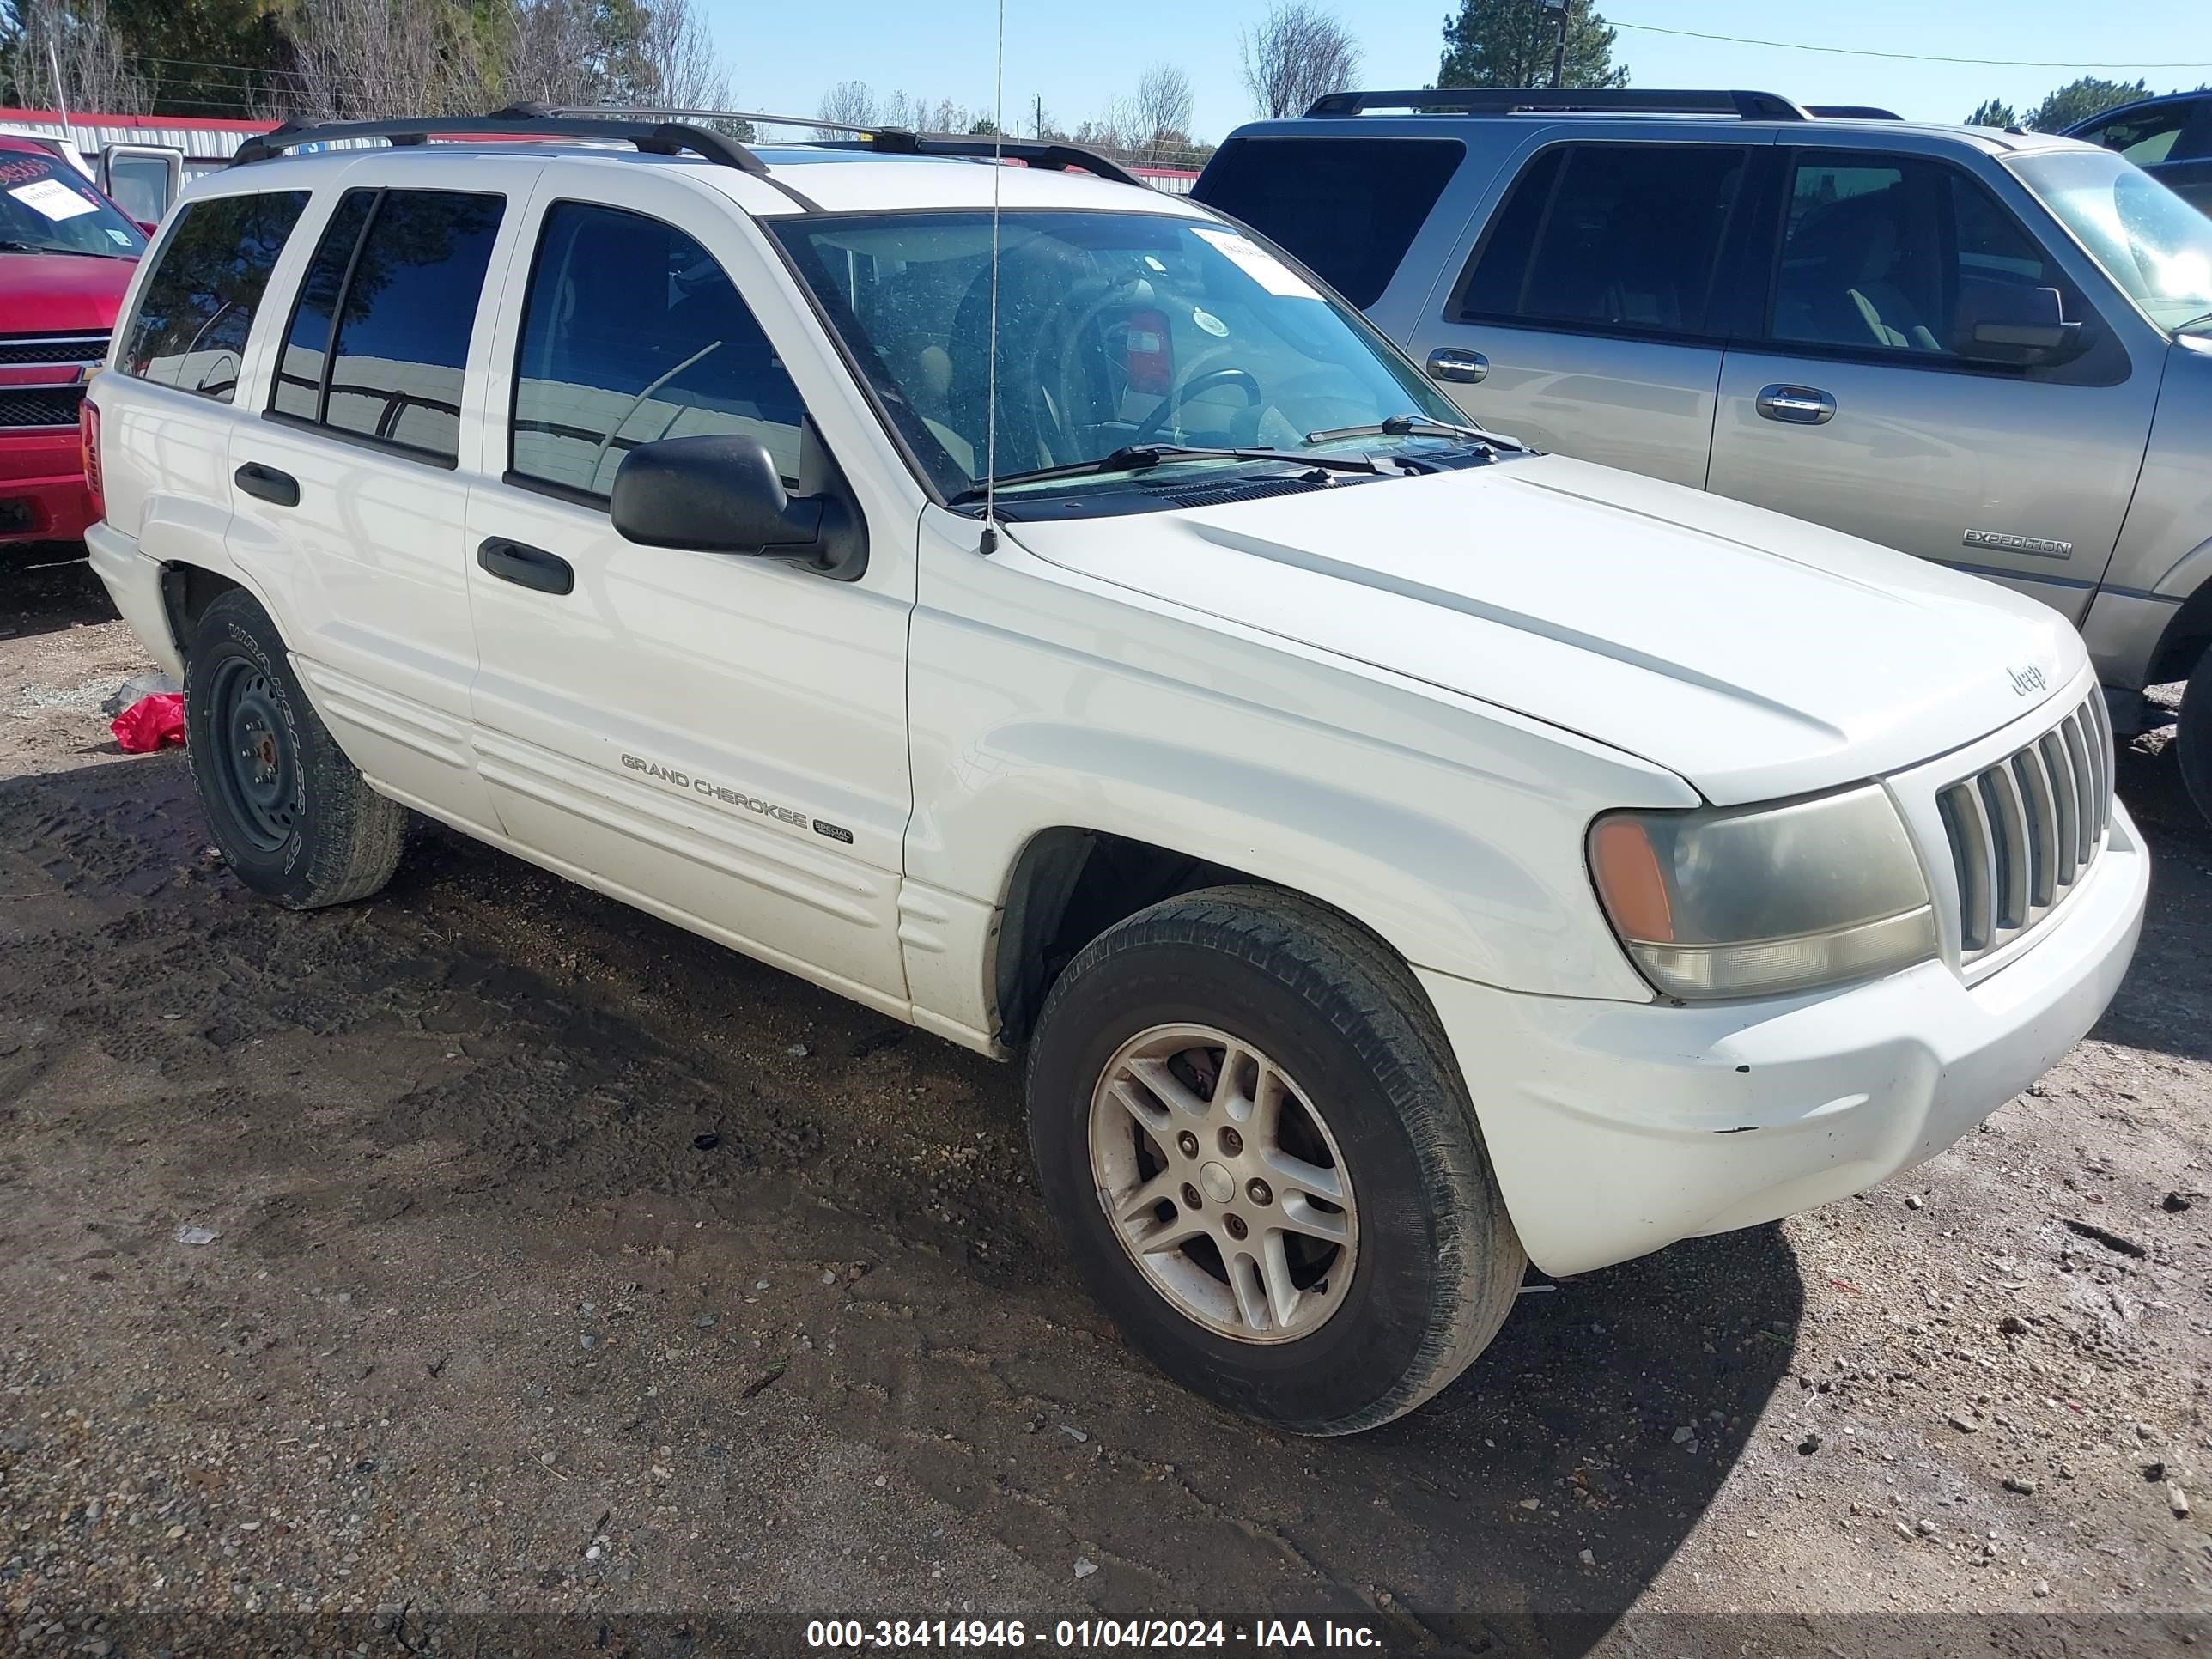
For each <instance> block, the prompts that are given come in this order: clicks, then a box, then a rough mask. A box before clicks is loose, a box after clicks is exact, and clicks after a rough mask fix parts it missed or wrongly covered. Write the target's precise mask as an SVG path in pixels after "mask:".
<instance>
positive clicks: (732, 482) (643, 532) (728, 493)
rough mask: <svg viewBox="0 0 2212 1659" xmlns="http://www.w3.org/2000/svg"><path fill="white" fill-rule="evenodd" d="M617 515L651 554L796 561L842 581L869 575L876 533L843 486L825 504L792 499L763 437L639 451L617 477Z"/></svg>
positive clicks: (713, 438)
mask: <svg viewBox="0 0 2212 1659" xmlns="http://www.w3.org/2000/svg"><path fill="white" fill-rule="evenodd" d="M818 470H819V469H817V471H818ZM607 515H608V517H609V518H611V520H613V521H614V526H615V531H616V532H617V534H618V535H620V536H621V537H622V538H623V540H625V541H631V542H635V543H637V544H639V545H640V546H642V547H680V548H685V549H689V550H691V551H694V552H699V553H735V554H741V555H750V556H755V557H760V558H769V559H788V560H790V561H791V562H793V563H795V564H799V565H803V566H805V568H807V569H809V570H812V571H816V572H817V573H819V574H822V575H824V576H828V577H830V578H831V579H833V580H837V581H851V580H854V578H855V577H857V576H858V575H860V573H861V572H862V571H864V570H866V568H868V533H867V528H866V525H865V523H864V522H863V521H862V520H861V517H860V509H859V508H858V507H857V506H855V505H854V503H853V502H852V501H850V500H849V499H848V497H847V496H846V495H845V494H844V493H843V489H842V480H837V481H836V483H834V484H833V486H832V487H831V488H829V489H824V490H823V492H822V493H820V494H819V495H802V496H798V497H793V496H792V495H788V494H787V493H786V491H785V489H784V487H783V478H782V476H781V474H780V473H779V472H778V471H776V465H775V458H774V457H772V456H771V455H769V453H768V446H767V445H766V444H764V443H763V442H761V441H760V440H759V439H757V438H747V437H740V436H738V435H735V434H727V433H714V434H709V435H703V436H700V437H692V438H663V439H661V440H660V441H659V442H658V443H649V444H641V445H639V446H638V447H636V448H635V449H633V450H632V451H630V453H629V454H628V455H626V456H624V457H623V464H622V465H621V466H620V467H618V468H617V470H616V471H615V485H614V489H613V492H612V493H611V495H610V497H609V499H608V501H607Z"/></svg>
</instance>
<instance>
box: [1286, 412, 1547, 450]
mask: <svg viewBox="0 0 2212 1659" xmlns="http://www.w3.org/2000/svg"><path fill="white" fill-rule="evenodd" d="M1378 435H1379V436H1382V437H1385V438H1459V439H1462V440H1464V441H1467V442H1468V443H1471V444H1479V445H1480V446H1481V447H1483V448H1485V449H1518V448H1520V447H1521V446H1520V445H1518V444H1516V443H1515V442H1514V441H1512V440H1511V439H1510V438H1501V437H1499V436H1498V435H1497V434H1496V433H1494V432H1485V431H1483V430H1482V428H1480V427H1473V426H1454V425H1452V424H1451V423H1450V422H1448V421H1432V420H1431V419H1429V418H1428V416H1425V415H1393V416H1389V418H1388V419H1387V420H1381V421H1376V422H1371V423H1370V424H1368V425H1366V426H1339V427H1332V428H1329V429H1328V431H1326V432H1309V433H1307V434H1306V441H1307V442H1308V443H1310V444H1330V443H1334V442H1335V441H1337V440H1338V439H1340V438H1372V437H1376V436H1378Z"/></svg>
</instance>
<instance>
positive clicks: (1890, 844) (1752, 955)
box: [1589, 784, 1936, 1000]
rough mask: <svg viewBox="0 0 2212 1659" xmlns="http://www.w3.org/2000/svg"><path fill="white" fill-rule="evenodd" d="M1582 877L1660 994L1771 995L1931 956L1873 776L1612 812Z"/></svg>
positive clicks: (1925, 922)
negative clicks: (1793, 796) (1677, 806)
mask: <svg viewBox="0 0 2212 1659" xmlns="http://www.w3.org/2000/svg"><path fill="white" fill-rule="evenodd" d="M1589 866H1590V877H1591V880H1592V881H1593V883H1594V884H1595V886H1596V888H1597V894H1598V899H1599V902H1601V904H1602V905H1603V906H1604V907H1605V913H1606V915H1607V918H1608V919H1609V920H1610V921H1612V923H1613V931H1614V932H1615V933H1618V934H1620V942H1621V944H1622V945H1624V946H1625V947H1626V949H1627V951H1628V954H1629V956H1630V957H1631V958H1632V960H1633V961H1634V962H1635V963H1636V965H1637V967H1638V969H1640V970H1641V971H1642V973H1643V975H1644V977H1645V978H1646V979H1648V980H1650V981H1651V983H1652V985H1653V986H1654V987H1656V988H1657V989H1658V990H1659V991H1661V992H1662V993H1663V994H1666V995H1668V996H1671V997H1679V998H1681V999H1684V1000H1692V999H1696V1000H1705V999H1717V998H1724V997H1748V996H1778V995H1782V994H1786V993H1789V992H1793V991H1806V990H1813V989H1816V988H1820V987H1826V986H1831V985H1839V984H1843V983H1845V982H1847V981H1851V980H1857V979H1869V978H1873V977H1875V975H1881V974H1887V973H1894V972H1896V971H1897V970H1898V969H1900V968H1907V967H1910V966H1911V965H1912V964H1913V963H1918V962H1925V961H1927V960H1928V959H1929V957H1933V956H1934V955H1935V954H1936V913H1935V910H1934V908H1933V907H1932V906H1931V904H1930V903H1929V896H1928V881H1927V878H1926V876H1925V875H1924V874H1923V872H1922V870H1921V866H1920V859H1919V855H1918V854H1917V853H1916V852H1915V851H1914V849H1913V845H1912V838H1911V836H1909V835H1908V834H1907V833H1906V832H1905V822H1904V820H1903V819H1902V818H1901V817H1899V816H1898V811H1897V808H1896V806H1895V805H1894V804H1893V802H1892V801H1891V800H1890V799H1889V795H1888V793H1887V791H1885V790H1883V789H1882V788H1881V787H1880V786H1879V785H1874V784H1869V785H1865V786H1863V787H1859V788H1857V789H1850V790H1846V791H1844V793H1840V794H1834V795H1823V796H1819V797H1816V798H1814V799H1809V800H1799V801H1790V802H1787V803H1785V804H1784V805H1779V806H1758V807H1751V808H1729V809H1725V810H1709V811H1695V812H1613V813H1608V814H1607V816H1606V817H1601V818H1600V819H1598V821H1597V822H1596V823H1594V824H1592V825H1591V826H1590V832H1589Z"/></svg>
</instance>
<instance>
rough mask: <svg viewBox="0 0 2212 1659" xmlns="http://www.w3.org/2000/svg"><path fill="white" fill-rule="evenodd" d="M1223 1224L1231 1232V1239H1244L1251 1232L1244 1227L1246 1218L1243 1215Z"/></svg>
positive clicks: (1234, 1216)
mask: <svg viewBox="0 0 2212 1659" xmlns="http://www.w3.org/2000/svg"><path fill="white" fill-rule="evenodd" d="M1221 1225H1223V1226H1224V1227H1225V1228H1227V1229H1228V1230H1229V1236H1230V1237H1231V1238H1242V1237H1244V1235H1245V1233H1246V1232H1248V1231H1249V1229H1248V1228H1247V1227H1246V1226H1245V1225H1244V1218H1243V1216H1241V1215H1232V1216H1231V1217H1229V1218H1227V1219H1225V1221H1223V1222H1222V1224H1221Z"/></svg>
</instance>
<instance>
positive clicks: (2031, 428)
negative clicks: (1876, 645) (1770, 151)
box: [1711, 148, 2162, 623]
mask: <svg viewBox="0 0 2212 1659" xmlns="http://www.w3.org/2000/svg"><path fill="white" fill-rule="evenodd" d="M1782 160H1783V163H1784V167H1785V168H1786V179H1785V188H1784V191H1783V192H1782V193H1781V201H1782V204H1783V210H1784V213H1785V214H1786V218H1785V219H1784V223H1783V224H1782V226H1781V227H1780V229H1781V234H1780V235H1779V237H1778V239H1777V246H1778V259H1777V261H1776V264H1775V265H1774V266H1773V268H1772V269H1771V270H1770V272H1769V276H1770V279H1771V290H1770V293H1769V295H1768V303H1767V305H1766V307H1765V324H1764V327H1763V330H1760V331H1759V333H1761V334H1763V337H1754V338H1753V339H1751V340H1749V341H1748V342H1747V343H1742V344H1740V345H1737V346H1733V347H1731V348H1730V349H1729V353H1728V356H1727V361H1726V362H1725V364H1724V365H1723V369H1722V374H1721V404H1720V414H1719V418H1718V421H1717V425H1716V427H1715V429H1714V436H1713V462H1712V475H1711V488H1712V489H1715V490H1717V491H1718V492H1720V493H1721V494H1723V495H1733V496H1735V497H1736V498H1737V499H1738V500H1740V501H1755V502H1758V503H1759V505H1761V506H1764V507H1776V508H1778V509H1779V510H1780V511H1782V512H1784V513H1792V514H1794V515H1796V517H1798V518H1802V519H1809V520H1812V521H1813V522H1814V523H1815V524H1824V525H1828V526H1832V527H1833V528H1835V529H1838V530H1844V531H1848V532H1850V533H1851V534H1853V535H1856V536H1863V537H1865V538H1867V539H1868V540H1869V541H1875V542H1880V543H1881V544H1884V545H1886V546H1889V547H1894V548H1897V549H1899V550H1901V551H1904V552H1906V553H1911V554H1915V555H1917V556H1919V557H1921V558H1925V559H1934V560H1937V561H1939V562H1942V563H1945V564H1949V565H1954V566H1957V567H1959V568H1963V569H1967V570H1972V571H1974V572H1976V573H1978V574H1983V575H1988V576H1993V577H1996V579H1998V580H2002V581H2004V582H2006V583H2008V585H2009V586H2014V587H2016V588H2018V589H2019V590H2020V591H2021V592H2026V593H2030V594H2033V596H2035V597H2036V598H2038V599H2043V600H2045V602H2046V603H2048V604H2050V605H2052V606H2054V607H2055V608H2056V609H2057V610H2059V611H2063V613H2064V614H2065V615H2066V616H2067V617H2069V618H2070V619H2072V620H2073V621H2075V622H2076V623H2078V622H2079V621H2080V620H2081V616H2082V613H2083V612H2084V611H2085V610H2086V609H2087V605H2088V602H2089V599H2090V597H2091V595H2092V594H2093V592H2094V591H2095V588H2096V585H2097V583H2098V582H2099V581H2100V580H2101V579H2102V577H2103V574H2104V570H2105V566H2106V562H2108V561H2109V560H2110V559H2111V557H2112V547H2113V544H2114V542H2115V541H2116V540H2117V539H2118V535H2119V531H2120V520H2121V519H2122V517H2123V516H2124V514H2125V513H2126V511H2127V506H2128V501H2129V498H2130V495H2132V494H2133V492H2134V489H2135V483H2136V472H2137V471H2138V470H2139V469H2140V467H2141V465H2142V454H2143V447H2144V445H2145V443H2146V442H2147V441H2148V435H2149V431H2150V422H2151V414H2152V411H2153V408H2154V405H2155V404H2156V402H2157V398H2158V382H2159V374H2160V367H2161V364H2162V358H2160V357H2157V356H2153V357H2148V358H2141V357H2139V358H2136V359H2135V360H2133V361H2131V360H2130V353H2129V351H2128V349H2127V347H2126V345H2125V344H2124V342H2123V341H2122V339H2121V338H2120V337H2119V336H2118V334H2117V333H2116V332H2115V329H2114V319H2109V318H2103V317H2100V316H2099V315H2097V314H2096V313H2095V312H2094V311H2093V310H2092V309H2091V308H2090V307H2089V304H2088V301H2087V300H2086V299H2085V298H2084V296H2083V295H2082V293H2081V289H2079V288H2078V287H2077V286H2076V285H2075V283H2073V282H2071V281H2070V280H2069V278H2068V276H2067V275H2066V273H2065V272H2064V271H2063V270H2062V269H2061V268H2060V267H2059V266H2058V265H2057V263H2056V262H2055V261H2054V260H2053V259H2052V258H2051V257H2050V256H2049V255H2048V254H2047V253H2046V252H2045V250H2044V249H2043V247H2042V246H2040V245H2039V243H2038V242H2037V241H2036V240H2034V239H2033V237H2032V236H2031V235H2030V234H2028V232H2027V228H2025V227H2024V226H2023V225H2022V224H2021V222H2020V221H2019V220H2018V219H2017V218H2016V217H2015V216H2014V215H2013V214H2012V212H2011V210H2009V209H2008V208H2007V207H2006V206H2005V205H2004V204H2002V202H2000V201H1999V200H1998V199H1997V198H1996V196H1995V195H1993V194H1992V193H1991V192H1990V190H1989V189H1988V188H1987V187H1986V186H1985V185H1984V184H1983V183H1982V182H1981V181H1979V180H1978V179H1974V178H1973V177H1972V176H1971V175H1970V174H1968V173H1966V172H1964V171H1963V170H1961V169H1960V168H1958V167H1954V166H1953V165H1952V164H1951V163H1949V162H1948V161H1939V160H1937V159H1936V158H1934V157H1932V156H1925V157H1923V156H1911V155H1896V154H1891V153H1879V154H1874V153H1859V152H1853V151H1848V150H1836V149H1812V148H1808V149H1800V150H1797V151H1796V152H1795V153H1794V154H1791V155H1787V156H1785V157H1784V158H1782ZM2031 289H2058V290H2059V291H2060V294H2061V296H2062V303H2063V306H2064V307H2065V315H2066V316H2067V317H2068V318H2069V319H2071V320H2074V321H2076V322H2079V323H2081V325H2082V327H2081V339H2080V343H2079V347H2078V349H2076V350H2075V351H2074V352H2073V353H2072V355H2070V356H2063V358H2062V359H2060V360H2057V361H2051V362H2040V363H2023V362H2019V361H2014V362H2004V361H2002V359H2003V358H2004V357H2005V356H2008V355H2009V356H2014V357H2015V359H2017V357H2018V356H2019V355H2020V354H2018V353H2016V352H2014V353H2007V352H2005V351H2004V350H2003V349H1999V350H1997V351H1996V352H1995V353H1991V352H1990V351H1989V350H1988V349H1987V348H1986V347H1985V346H1984V345H1982V344H1978V343H1977V342H1976V341H1975V340H1974V338H1973V337H1972V325H1973V321H1974V319H1975V318H1976V317H1977V316H1979V315H1989V314H1992V313H2002V311H2003V310H2004V305H2003V301H2005V299H2006V297H2007V296H2008V295H2010V296H2013V297H2015V298H2016V297H2017V296H2018V295H2021V293H2023V292H2025V291H2027V290H2031Z"/></svg>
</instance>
